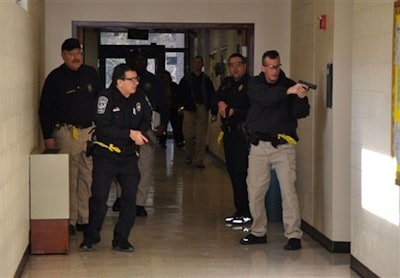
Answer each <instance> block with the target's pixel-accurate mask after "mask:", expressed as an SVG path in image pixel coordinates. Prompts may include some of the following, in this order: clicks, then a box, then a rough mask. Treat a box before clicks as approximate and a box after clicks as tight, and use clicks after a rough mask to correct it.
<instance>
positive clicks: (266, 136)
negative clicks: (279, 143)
mask: <svg viewBox="0 0 400 278" xmlns="http://www.w3.org/2000/svg"><path fill="white" fill-rule="evenodd" d="M256 135H257V137H258V139H259V140H260V141H268V142H270V141H271V140H272V136H271V134H259V133H257V134H256Z"/></svg>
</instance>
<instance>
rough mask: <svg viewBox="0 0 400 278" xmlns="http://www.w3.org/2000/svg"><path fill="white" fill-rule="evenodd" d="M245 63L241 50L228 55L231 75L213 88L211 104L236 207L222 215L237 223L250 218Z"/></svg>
mask: <svg viewBox="0 0 400 278" xmlns="http://www.w3.org/2000/svg"><path fill="white" fill-rule="evenodd" d="M246 65H247V64H246V59H245V58H244V57H243V55H241V54H240V53H234V54H232V55H230V56H229V59H228V69H229V73H230V76H228V77H226V78H224V80H223V81H222V84H221V86H220V87H219V89H218V90H217V92H216V98H217V103H216V105H217V107H215V104H214V105H213V106H214V107H213V109H217V110H218V114H219V116H220V119H221V124H222V125H221V129H222V131H221V132H222V133H221V134H223V135H222V136H223V137H222V142H223V146H224V154H225V162H226V168H227V170H228V173H229V176H230V180H231V184H232V189H233V200H234V205H235V209H236V211H235V213H234V214H232V215H230V216H227V217H225V222H226V223H227V224H238V225H242V224H247V223H249V222H251V214H250V210H249V201H248V197H247V183H246V177H247V166H248V162H247V157H248V154H249V148H248V142H247V137H246V135H245V133H244V132H243V131H244V130H243V127H244V122H245V120H246V116H247V112H248V110H249V107H250V102H249V98H248V96H247V82H248V81H249V79H250V75H248V74H247V73H246V69H247V68H246Z"/></svg>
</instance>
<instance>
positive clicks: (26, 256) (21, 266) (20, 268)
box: [14, 246, 30, 278]
mask: <svg viewBox="0 0 400 278" xmlns="http://www.w3.org/2000/svg"><path fill="white" fill-rule="evenodd" d="M29 255H30V247H29V246H27V247H26V250H25V252H24V255H23V256H22V258H21V261H20V262H19V265H18V268H17V270H16V271H15V274H14V278H20V277H22V274H23V273H24V269H25V265H26V263H27V262H28V260H29Z"/></svg>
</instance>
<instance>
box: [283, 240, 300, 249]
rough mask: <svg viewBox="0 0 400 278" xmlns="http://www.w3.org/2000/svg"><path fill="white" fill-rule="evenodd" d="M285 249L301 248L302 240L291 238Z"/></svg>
mask: <svg viewBox="0 0 400 278" xmlns="http://www.w3.org/2000/svg"><path fill="white" fill-rule="evenodd" d="M283 249H285V250H299V249H301V240H300V239H299V238H290V239H289V240H288V242H287V243H286V245H285V246H283Z"/></svg>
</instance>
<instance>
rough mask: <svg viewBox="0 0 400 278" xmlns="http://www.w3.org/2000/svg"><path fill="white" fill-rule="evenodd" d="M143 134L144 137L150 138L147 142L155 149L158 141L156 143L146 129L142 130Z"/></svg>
mask: <svg viewBox="0 0 400 278" xmlns="http://www.w3.org/2000/svg"><path fill="white" fill-rule="evenodd" d="M141 132H142V134H143V135H144V137H146V138H147V140H149V142H147V143H146V144H149V145H150V147H152V148H153V149H155V148H156V147H157V145H156V143H154V141H153V140H152V139H151V137H150V136H149V135H148V134H147V132H146V131H144V130H141Z"/></svg>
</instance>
